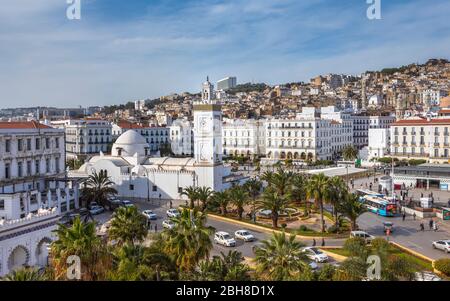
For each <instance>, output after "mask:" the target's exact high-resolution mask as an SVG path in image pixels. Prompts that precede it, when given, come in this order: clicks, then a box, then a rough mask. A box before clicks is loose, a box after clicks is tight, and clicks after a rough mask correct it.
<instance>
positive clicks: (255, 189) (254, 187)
mask: <svg viewBox="0 0 450 301" xmlns="http://www.w3.org/2000/svg"><path fill="white" fill-rule="evenodd" d="M261 187H262V183H261V181H258V180H257V179H255V178H252V179H250V180H249V181H247V182H246V183H245V184H244V188H245V189H246V190H247V193H248V195H249V196H250V198H251V199H252V204H253V208H252V211H253V212H252V215H254V214H255V209H256V207H255V206H256V198H257V197H258V196H259V195H260V193H261Z"/></svg>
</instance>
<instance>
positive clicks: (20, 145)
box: [17, 139, 22, 152]
mask: <svg viewBox="0 0 450 301" xmlns="http://www.w3.org/2000/svg"><path fill="white" fill-rule="evenodd" d="M17 150H18V151H19V152H21V151H22V139H19V140H17Z"/></svg>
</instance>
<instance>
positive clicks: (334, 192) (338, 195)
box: [325, 176, 348, 229]
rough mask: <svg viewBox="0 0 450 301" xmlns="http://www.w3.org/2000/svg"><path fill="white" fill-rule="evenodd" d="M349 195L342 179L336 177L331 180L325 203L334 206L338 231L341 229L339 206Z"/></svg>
mask: <svg viewBox="0 0 450 301" xmlns="http://www.w3.org/2000/svg"><path fill="white" fill-rule="evenodd" d="M347 193H348V192H347V185H345V183H344V181H343V180H342V178H340V177H337V176H336V177H332V178H330V179H329V186H328V189H327V190H326V191H325V201H326V202H327V203H329V204H331V205H332V206H333V214H334V222H335V225H336V229H337V228H338V227H339V218H338V208H339V204H340V202H342V200H343V199H344V197H345V196H346V194H347Z"/></svg>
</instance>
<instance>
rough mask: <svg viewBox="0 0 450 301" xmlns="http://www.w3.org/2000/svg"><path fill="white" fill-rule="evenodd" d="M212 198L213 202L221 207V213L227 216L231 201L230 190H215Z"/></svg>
mask: <svg viewBox="0 0 450 301" xmlns="http://www.w3.org/2000/svg"><path fill="white" fill-rule="evenodd" d="M211 199H212V202H213V203H214V204H215V205H216V206H218V207H219V208H220V213H221V214H222V215H224V216H225V215H226V214H227V207H228V204H229V203H230V198H229V195H228V191H217V192H214V194H213V195H212V197H211Z"/></svg>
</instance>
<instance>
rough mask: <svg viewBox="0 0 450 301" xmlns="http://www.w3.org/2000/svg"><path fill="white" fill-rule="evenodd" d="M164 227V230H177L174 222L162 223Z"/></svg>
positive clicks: (166, 221) (165, 221)
mask: <svg viewBox="0 0 450 301" xmlns="http://www.w3.org/2000/svg"><path fill="white" fill-rule="evenodd" d="M162 226H163V228H164V229H169V230H170V229H173V228H175V223H174V222H172V221H171V220H164V221H163V222H162Z"/></svg>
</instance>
